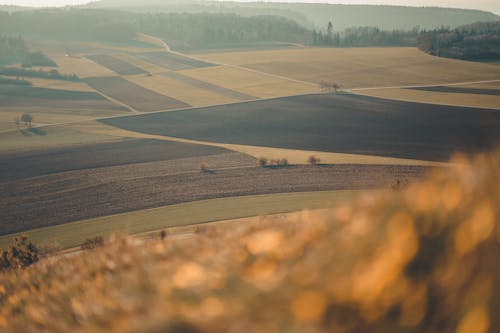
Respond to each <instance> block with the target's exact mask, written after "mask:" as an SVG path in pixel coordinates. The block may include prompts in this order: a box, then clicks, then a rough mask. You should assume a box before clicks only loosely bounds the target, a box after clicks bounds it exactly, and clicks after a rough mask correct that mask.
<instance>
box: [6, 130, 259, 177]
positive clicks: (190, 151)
mask: <svg viewBox="0 0 500 333" xmlns="http://www.w3.org/2000/svg"><path fill="white" fill-rule="evenodd" d="M225 152H228V151H227V150H225V149H223V148H218V147H210V146H202V145H193V144H188V143H180V142H172V141H160V140H149V139H139V140H137V139H131V140H124V141H121V142H113V143H98V144H87V145H80V146H75V147H66V148H58V149H57V148H56V149H46V150H38V151H36V152H31V151H30V152H21V153H17V152H11V153H4V154H0V183H2V182H8V181H14V180H19V179H24V178H31V177H38V176H42V175H46V174H53V173H60V172H65V171H72V170H82V169H92V168H102V167H109V166H116V165H125V164H132V163H145V162H152V161H165V160H174V159H179V158H187V157H193V156H210V155H218V154H222V153H225ZM252 161H253V159H252Z"/></svg>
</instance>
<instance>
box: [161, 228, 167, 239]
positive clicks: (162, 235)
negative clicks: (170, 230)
mask: <svg viewBox="0 0 500 333" xmlns="http://www.w3.org/2000/svg"><path fill="white" fill-rule="evenodd" d="M166 237H167V231H166V230H165V229H164V230H162V231H160V239H161V240H164V239H165V238H166Z"/></svg>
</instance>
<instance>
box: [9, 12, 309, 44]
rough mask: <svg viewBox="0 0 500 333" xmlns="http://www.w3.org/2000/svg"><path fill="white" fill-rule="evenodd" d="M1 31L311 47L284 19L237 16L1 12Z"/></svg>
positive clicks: (77, 37)
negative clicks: (275, 42) (289, 43)
mask: <svg viewBox="0 0 500 333" xmlns="http://www.w3.org/2000/svg"><path fill="white" fill-rule="evenodd" d="M0 31H3V32H6V33H12V34H23V35H26V36H34V37H45V38H56V39H65V40H78V41H82V40H92V41H107V42H118V43H120V42H122V43H126V42H129V41H131V40H133V39H134V38H135V36H136V33H137V32H142V33H147V34H152V35H155V36H157V37H160V38H164V39H166V40H168V42H169V44H171V45H172V46H174V47H177V48H210V47H218V46H226V45H239V44H251V43H256V42H274V41H284V42H294V43H298V42H300V43H308V42H309V41H310V40H311V38H312V35H311V31H310V30H308V29H307V28H305V27H303V26H301V25H299V24H298V23H296V22H295V21H292V20H289V19H285V18H283V17H280V16H254V17H240V16H238V15H236V14H206V13H205V14H203V13H200V14H179V13H163V14H141V13H129V12H123V11H110V10H92V9H65V10H57V9H52V10H33V11H22V12H13V13H7V12H0Z"/></svg>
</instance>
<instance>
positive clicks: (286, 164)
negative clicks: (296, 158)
mask: <svg viewBox="0 0 500 333" xmlns="http://www.w3.org/2000/svg"><path fill="white" fill-rule="evenodd" d="M279 165H280V166H288V160H287V159H286V158H282V159H281V160H279Z"/></svg>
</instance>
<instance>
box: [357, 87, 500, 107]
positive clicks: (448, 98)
mask: <svg viewBox="0 0 500 333" xmlns="http://www.w3.org/2000/svg"><path fill="white" fill-rule="evenodd" d="M467 89H468V88H467ZM479 89H483V88H479ZM356 93H357V94H361V95H365V96H373V97H380V98H388V99H395V100H402V101H409V102H419V103H429V104H440V105H449V106H465V107H470V108H486V109H500V96H495V95H478V94H470V93H467V94H462V93H456V92H436V91H424V90H417V89H401V88H382V89H366V90H358V91H356Z"/></svg>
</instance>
